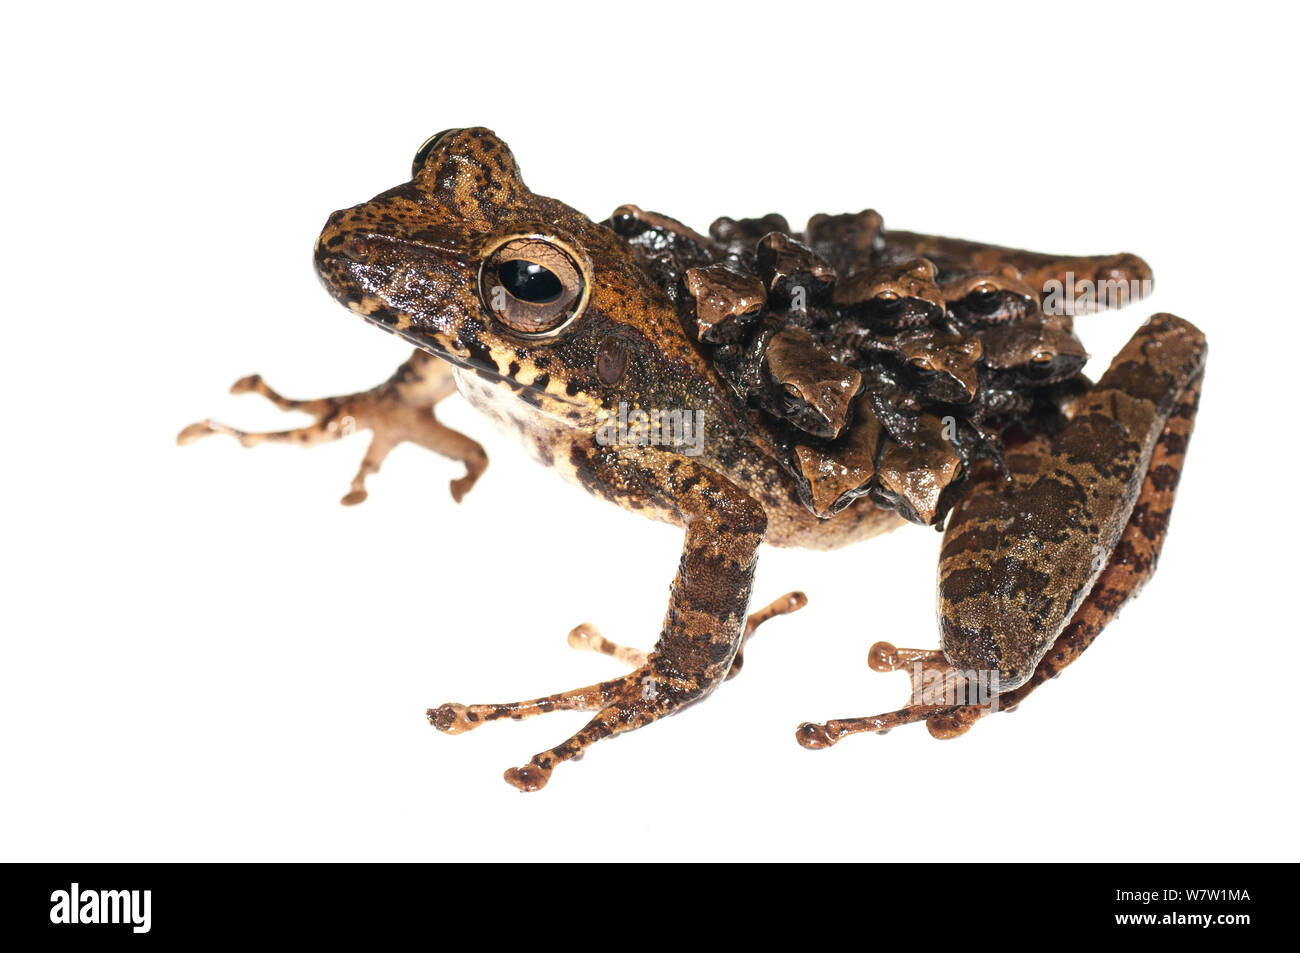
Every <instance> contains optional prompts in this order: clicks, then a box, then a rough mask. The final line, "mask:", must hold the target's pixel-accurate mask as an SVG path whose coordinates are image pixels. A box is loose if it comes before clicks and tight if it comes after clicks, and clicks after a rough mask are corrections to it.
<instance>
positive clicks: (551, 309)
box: [479, 238, 586, 334]
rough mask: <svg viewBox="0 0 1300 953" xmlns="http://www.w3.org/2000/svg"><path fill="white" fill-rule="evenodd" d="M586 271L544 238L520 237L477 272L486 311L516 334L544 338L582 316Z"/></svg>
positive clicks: (487, 261) (567, 254) (495, 252)
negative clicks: (534, 335)
mask: <svg viewBox="0 0 1300 953" xmlns="http://www.w3.org/2000/svg"><path fill="white" fill-rule="evenodd" d="M585 291H586V283H585V282H584V281H583V278H582V270H581V269H580V268H579V267H578V265H577V263H576V262H575V261H574V259H573V256H572V255H570V254H569V253H568V252H567V251H566V250H565V249H564V248H561V247H560V246H559V245H557V244H555V243H554V242H552V241H548V240H547V239H544V238H516V239H513V240H511V241H507V242H506V243H505V244H503V245H500V246H499V247H497V248H496V250H495V251H493V252H492V253H491V254H490V255H488V257H487V258H486V259H485V260H484V262H483V267H482V269H481V270H480V271H479V292H480V294H481V295H482V297H483V303H484V304H485V305H486V306H487V309H488V310H489V311H491V312H492V314H493V315H494V316H495V317H496V318H497V320H498V321H500V322H501V323H502V324H504V325H505V326H506V327H508V328H510V329H511V330H512V331H517V332H519V333H520V334H546V333H548V332H551V331H555V330H557V329H558V328H559V327H560V326H561V325H563V324H566V323H568V322H569V321H571V320H573V318H575V317H577V316H578V312H579V311H581V309H582V305H583V304H584V302H585V297H586V295H585Z"/></svg>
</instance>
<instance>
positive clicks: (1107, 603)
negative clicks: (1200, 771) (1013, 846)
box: [797, 315, 1204, 748]
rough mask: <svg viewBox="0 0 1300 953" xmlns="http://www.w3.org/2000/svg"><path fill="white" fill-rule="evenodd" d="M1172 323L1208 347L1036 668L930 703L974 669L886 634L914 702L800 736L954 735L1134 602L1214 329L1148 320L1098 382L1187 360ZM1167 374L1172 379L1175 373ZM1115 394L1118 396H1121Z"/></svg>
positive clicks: (804, 740)
mask: <svg viewBox="0 0 1300 953" xmlns="http://www.w3.org/2000/svg"><path fill="white" fill-rule="evenodd" d="M1175 322H1177V323H1175ZM1165 330H1168V331H1169V332H1170V333H1171V334H1172V335H1178V334H1182V335H1183V342H1182V343H1188V342H1189V341H1190V344H1191V349H1192V350H1193V351H1195V352H1197V353H1198V355H1199V356H1198V357H1197V359H1196V360H1193V361H1191V362H1189V363H1187V364H1186V365H1185V366H1186V368H1187V370H1188V373H1187V375H1186V377H1181V378H1180V376H1179V375H1173V378H1172V381H1171V386H1172V387H1173V392H1172V394H1171V403H1172V406H1171V407H1170V408H1169V409H1168V411H1167V412H1166V413H1164V414H1162V415H1161V420H1162V421H1163V425H1162V426H1161V427H1160V429H1159V432H1158V438H1157V439H1156V440H1155V441H1154V444H1153V446H1152V448H1151V451H1150V457H1149V460H1148V462H1147V464H1146V466H1145V469H1144V471H1143V473H1142V476H1141V489H1140V490H1139V492H1138V493H1137V496H1136V501H1135V503H1134V505H1133V507H1132V510H1131V514H1130V515H1129V517H1128V520H1127V522H1126V523H1125V524H1124V527H1123V530H1122V532H1121V533H1120V534H1119V537H1118V540H1117V541H1116V543H1115V545H1114V546H1113V548H1112V549H1111V550H1110V551H1109V554H1108V556H1107V558H1106V560H1105V563H1104V566H1103V568H1102V569H1101V571H1100V573H1099V574H1098V575H1097V577H1096V579H1095V581H1094V582H1093V583H1092V585H1091V588H1090V589H1089V590H1088V592H1087V595H1086V597H1084V599H1083V600H1082V602H1081V603H1080V604H1079V605H1078V608H1077V609H1076V610H1075V611H1074V612H1073V614H1072V615H1071V616H1070V617H1069V621H1068V624H1067V625H1065V626H1064V628H1063V629H1062V631H1061V633H1060V635H1059V636H1058V637H1057V638H1056V640H1055V641H1054V642H1053V643H1052V644H1051V646H1050V648H1048V650H1047V651H1046V653H1045V654H1044V655H1043V656H1042V658H1041V660H1040V661H1039V662H1038V663H1037V665H1036V666H1035V668H1034V670H1033V672H1032V674H1031V675H1030V676H1029V678H1028V679H1027V680H1026V681H1025V682H1024V683H1023V684H1021V685H1019V686H1018V687H1016V688H1014V689H1012V690H1011V691H1008V692H1003V693H1001V694H998V695H996V697H994V698H992V699H989V700H988V701H987V703H981V704H956V705H953V704H943V703H938V704H926V703H925V702H926V700H927V698H926V691H927V689H935V690H939V689H945V690H946V689H947V688H948V687H951V686H957V687H961V686H962V685H963V683H965V676H966V675H967V674H968V671H969V670H962V671H958V670H957V668H956V667H955V666H953V665H951V664H949V663H948V660H947V659H946V658H945V656H944V654H943V653H942V652H938V651H929V652H927V651H921V650H913V649H894V648H893V647H892V646H890V645H888V644H886V643H878V644H877V645H876V646H874V647H873V648H872V650H871V667H872V668H873V669H875V670H876V671H893V670H896V669H900V668H907V669H909V674H911V676H912V682H913V704H911V705H908V706H906V707H904V708H900V709H898V710H897V711H893V712H888V713H886V714H883V715H876V716H874V717H871V718H849V719H839V720H835V721H829V722H826V723H824V724H814V723H805V724H803V725H801V726H800V727H799V729H798V732H797V738H798V740H799V743H800V744H802V745H804V746H805V747H808V748H824V747H828V746H829V745H832V744H834V743H835V742H836V741H838V740H839V739H840V738H842V737H844V736H845V735H850V734H856V733H858V732H868V731H875V732H881V731H885V730H888V729H889V728H893V727H896V726H898V725H903V724H908V723H911V722H915V721H925V722H926V726H927V727H928V729H929V731H930V734H931V735H933V736H934V737H936V738H953V737H956V736H957V735H960V734H964V733H965V732H966V731H967V730H969V728H970V726H971V725H973V724H974V723H975V722H976V721H978V720H979V719H980V718H983V717H984V716H986V715H989V714H993V713H994V712H997V711H1012V710H1014V709H1015V708H1016V707H1017V706H1018V705H1019V704H1020V703H1021V702H1022V701H1023V700H1024V699H1025V698H1026V697H1028V696H1029V695H1030V694H1031V693H1032V692H1033V691H1035V690H1036V689H1037V688H1038V687H1039V686H1040V685H1042V684H1043V683H1045V682H1046V681H1048V680H1049V679H1053V678H1056V677H1057V676H1058V675H1060V673H1061V671H1062V670H1063V669H1064V668H1065V667H1066V666H1068V665H1070V664H1071V663H1072V662H1073V661H1074V660H1075V659H1077V658H1078V657H1079V656H1080V655H1081V654H1082V653H1083V652H1084V650H1085V649H1087V648H1088V646H1089V645H1091V644H1092V641H1093V640H1094V639H1095V638H1096V637H1097V635H1098V634H1099V633H1100V632H1101V630H1102V629H1103V628H1105V627H1106V625H1107V624H1109V623H1110V621H1111V620H1112V619H1114V618H1115V616H1116V615H1117V614H1118V613H1119V610H1120V609H1121V608H1122V607H1123V606H1124V604H1125V603H1126V602H1128V600H1129V599H1131V598H1133V597H1134V596H1136V595H1137V594H1138V592H1139V591H1140V590H1141V589H1142V587H1143V586H1144V585H1145V584H1146V582H1147V581H1148V580H1149V579H1150V578H1151V577H1152V575H1153V574H1154V573H1155V569H1156V563H1157V560H1158V558H1159V555H1160V550H1161V548H1162V547H1163V545H1164V541H1165V534H1166V531H1167V529H1168V525H1169V516H1170V513H1171V512H1172V510H1173V504H1174V495H1175V493H1176V492H1177V488H1178V480H1179V477H1180V475H1181V473H1182V468H1183V462H1184V456H1185V454H1186V451H1187V444H1188V441H1189V439H1190V437H1191V434H1192V429H1193V426H1194V424H1195V420H1196V408H1197V403H1198V401H1199V399H1200V391H1201V380H1202V371H1201V368H1202V366H1203V360H1204V339H1203V338H1201V337H1200V335H1199V332H1196V331H1195V329H1194V328H1191V326H1190V325H1187V324H1186V322H1179V321H1178V319H1175V318H1172V317H1171V316H1167V315H1160V316H1157V317H1156V318H1153V319H1152V323H1150V324H1148V326H1147V327H1146V328H1144V329H1143V332H1148V333H1146V335H1145V336H1144V335H1143V332H1139V335H1138V336H1135V338H1134V342H1131V343H1130V345H1129V347H1128V348H1126V349H1125V351H1124V352H1121V354H1120V356H1119V357H1118V358H1117V359H1116V362H1115V363H1114V364H1112V372H1115V371H1117V370H1118V373H1113V374H1112V373H1111V372H1108V375H1107V377H1103V378H1102V380H1101V381H1100V382H1098V390H1099V391H1101V392H1102V393H1103V395H1104V397H1103V399H1104V400H1105V401H1107V402H1108V401H1110V400H1111V399H1112V398H1111V397H1110V396H1109V395H1105V390H1106V388H1105V387H1104V386H1103V385H1107V384H1108V383H1114V382H1116V381H1117V380H1122V379H1124V377H1125V376H1126V375H1129V376H1130V379H1134V380H1143V381H1150V380H1158V379H1159V378H1160V376H1161V371H1162V370H1165V371H1167V370H1168V365H1165V366H1164V367H1161V366H1158V365H1159V362H1162V361H1164V360H1168V359H1169V358H1170V357H1173V358H1174V359H1175V360H1177V357H1176V355H1174V354H1172V353H1170V354H1164V355H1162V354H1161V353H1160V346H1161V342H1163V343H1164V344H1166V345H1167V346H1168V349H1169V351H1170V352H1174V351H1175V350H1176V349H1177V348H1178V346H1179V344H1180V341H1179V340H1178V339H1177V337H1165V336H1163V335H1162V331H1165ZM1151 332H1154V333H1151ZM1135 345H1136V346H1135ZM1144 345H1145V346H1144ZM1153 345H1154V346H1153ZM1139 356H1149V358H1150V360H1152V361H1155V362H1157V366H1154V367H1149V368H1147V369H1146V373H1145V374H1144V373H1143V366H1142V361H1141V360H1136V359H1135V358H1138V357H1139ZM1166 377H1167V379H1168V375H1166ZM1108 378H1109V381H1108ZM1135 389H1139V388H1135ZM1113 399H1115V400H1117V401H1118V400H1119V399H1120V398H1118V397H1116V398H1113ZM1094 406H1095V405H1094ZM1067 429H1068V428H1067ZM918 663H919V664H918ZM945 680H946V681H945ZM976 687H978V686H976ZM950 697H951V696H950V695H945V694H937V693H936V694H934V695H931V696H930V700H933V699H935V698H939V699H946V698H950Z"/></svg>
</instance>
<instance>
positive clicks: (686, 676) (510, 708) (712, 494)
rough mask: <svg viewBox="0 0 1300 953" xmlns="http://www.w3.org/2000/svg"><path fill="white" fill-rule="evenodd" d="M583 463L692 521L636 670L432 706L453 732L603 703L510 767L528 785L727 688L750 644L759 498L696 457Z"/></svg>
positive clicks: (639, 500) (609, 488)
mask: <svg viewBox="0 0 1300 953" xmlns="http://www.w3.org/2000/svg"><path fill="white" fill-rule="evenodd" d="M576 462H577V464H578V469H579V471H580V474H581V476H582V479H583V480H584V482H586V483H587V485H588V486H589V487H591V488H592V489H593V491H596V492H599V493H600V494H601V495H604V496H606V497H609V498H610V499H612V500H614V501H615V502H618V503H620V504H622V505H625V506H632V505H636V504H640V505H642V506H647V507H652V508H654V509H656V510H659V511H661V512H663V511H670V513H671V516H672V518H673V521H674V522H677V523H680V524H681V525H682V526H684V527H685V529H686V539H685V543H684V546H683V549H682V558H681V562H680V564H679V567H678V571H677V576H676V578H675V579H674V580H673V584H672V588H671V592H670V596H669V605H668V612H667V614H666V615H665V617H664V622H663V625H662V628H661V630H660V636H659V640H658V642H657V643H656V644H655V647H654V650H653V651H652V652H651V653H650V654H649V655H648V656H647V657H646V658H645V660H644V663H643V664H641V665H639V666H638V667H637V668H636V669H635V670H634V671H632V672H630V673H628V674H627V675H625V676H623V677H622V678H618V679H614V680H612V681H608V682H601V683H599V684H597V685H591V686H588V687H586V688H580V689H577V690H575V691H570V692H562V693H560V694H557V695H550V696H546V697H544V698H538V699H533V700H531V701H526V702H515V703H510V704H505V705H470V706H465V705H458V704H449V705H442V706H441V707H439V708H436V709H432V710H430V712H429V720H430V721H431V722H432V723H433V724H434V726H435V727H437V728H439V729H440V730H442V731H447V732H450V733H453V734H454V733H458V732H461V731H465V730H468V729H470V728H474V727H477V726H478V725H480V724H482V723H484V722H486V721H492V720H496V719H500V718H522V717H526V716H528V715H534V714H541V713H544V712H548V711H559V710H574V709H578V710H585V711H596V715H595V717H594V718H592V720H591V721H590V722H589V723H588V724H587V725H586V727H584V728H583V729H582V730H581V731H579V732H578V733H577V734H575V735H573V736H572V737H571V738H569V739H567V740H566V741H564V742H563V743H561V744H559V745H557V746H556V747H554V748H551V749H550V750H548V751H543V752H541V753H540V754H538V755H536V756H534V757H533V758H532V760H531V761H530V762H529V763H528V764H526V765H524V766H523V767H520V768H511V769H510V770H509V771H507V772H506V780H507V781H509V782H510V783H511V784H513V785H515V786H516V787H518V788H520V789H521V790H528V791H531V790H536V789H538V788H541V787H543V786H544V785H545V784H546V782H547V780H548V779H549V778H550V774H551V772H552V770H554V768H555V766H556V765H557V764H559V763H561V762H563V761H568V760H571V759H574V758H576V757H579V756H580V755H581V754H582V752H583V751H584V750H585V749H586V748H587V747H589V746H590V745H591V744H593V743H594V742H596V741H599V740H600V739H601V738H605V737H608V736H610V735H614V734H619V733H622V732H625V731H630V730H632V729H634V728H640V727H641V726H643V725H647V724H649V723H650V722H652V721H655V720H656V719H658V718H660V717H661V716H663V715H667V714H670V713H672V712H675V711H678V710H680V709H681V708H683V707H685V706H686V705H689V704H691V703H692V702H695V701H698V700H699V699H700V698H702V697H704V695H706V694H708V693H709V692H710V691H712V690H713V689H714V688H715V687H717V685H718V684H719V683H720V682H721V681H722V680H723V679H724V678H725V677H726V675H727V672H728V670H729V669H730V667H731V664H732V660H733V659H734V657H735V655H736V652H737V649H738V648H739V646H740V643H741V638H742V634H743V631H744V626H745V622H746V618H745V609H746V606H747V605H748V603H749V592H750V585H751V583H752V581H753V576H754V564H755V560H756V558H757V553H758V546H759V543H760V542H761V541H762V538H763V533H764V531H765V530H766V527H767V517H766V514H765V513H764V511H763V508H762V506H761V505H760V504H759V503H758V502H757V501H755V500H754V499H752V498H751V497H750V496H748V494H746V493H745V492H744V491H743V490H741V489H740V488H739V487H737V486H736V485H735V484H734V483H732V482H731V481H730V480H728V479H727V478H726V477H724V476H722V475H721V474H718V473H715V472H713V471H711V470H709V469H707V468H706V467H703V466H701V465H700V464H698V463H697V462H695V461H694V460H692V459H691V458H689V457H684V456H678V455H675V454H670V453H662V452H657V451H650V450H631V449H629V450H626V451H610V450H607V449H604V448H592V449H591V450H590V451H589V452H586V455H585V457H584V458H583V459H581V460H579V461H576ZM795 601H797V600H795Z"/></svg>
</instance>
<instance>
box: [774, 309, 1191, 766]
mask: <svg viewBox="0 0 1300 953" xmlns="http://www.w3.org/2000/svg"><path fill="white" fill-rule="evenodd" d="M1205 353H1206V346H1205V338H1204V336H1203V335H1202V334H1201V333H1200V332H1199V331H1198V330H1197V329H1196V328H1195V327H1193V326H1192V325H1190V324H1188V323H1187V322H1186V321H1183V320H1181V319H1179V318H1176V317H1174V316H1173V315H1156V316H1155V317H1153V318H1152V319H1151V320H1150V321H1148V322H1147V324H1146V325H1144V326H1143V327H1142V328H1141V329H1140V330H1139V331H1138V332H1137V334H1135V335H1134V337H1133V338H1132V340H1130V341H1129V343H1128V344H1127V345H1126V346H1125V347H1124V349H1123V350H1122V351H1121V352H1120V353H1119V354H1118V355H1117V356H1116V358H1115V360H1114V361H1113V362H1112V363H1111V366H1110V369H1109V370H1108V371H1107V372H1106V373H1105V374H1104V375H1103V376H1102V378H1101V380H1099V381H1098V382H1097V384H1096V386H1095V387H1094V388H1093V389H1092V390H1091V391H1089V392H1088V393H1087V394H1086V395H1084V396H1083V397H1082V398H1080V400H1079V403H1078V405H1077V406H1076V407H1075V408H1074V410H1073V414H1072V417H1071V420H1070V423H1069V424H1068V425H1067V426H1066V427H1065V429H1064V430H1063V431H1062V432H1061V433H1060V434H1058V435H1057V436H1056V437H1054V438H1052V439H1051V440H1050V441H1047V440H1041V441H1035V442H1032V443H1029V444H1026V445H1024V446H1022V447H1020V448H1017V449H1016V450H1015V451H1014V452H1011V453H1008V454H1007V457H1006V461H1007V465H1008V469H1009V471H1010V478H1009V479H1008V480H1003V479H1001V478H998V477H996V476H995V475H993V474H989V475H988V476H986V478H985V479H983V480H982V481H981V482H980V483H979V484H978V485H977V486H976V487H975V488H974V489H973V490H972V492H971V493H970V495H969V496H967V498H966V499H964V500H963V501H962V502H961V503H959V504H958V506H957V507H956V508H954V510H953V513H952V517H951V521H950V523H949V526H948V529H947V531H946V533H945V534H944V544H943V552H942V556H941V560H940V568H939V576H940V583H939V607H940V618H941V625H942V635H943V651H942V653H940V652H918V651H916V650H909V649H894V648H893V646H891V645H888V644H885V643H879V644H877V645H876V646H874V647H873V648H872V651H871V666H872V668H874V669H876V670H877V671H890V670H894V669H907V670H909V672H910V674H911V675H912V681H913V702H914V703H913V704H912V705H909V706H907V707H905V708H902V709H899V710H898V711H894V712H889V713H886V714H884V715H877V716H874V717H871V718H853V719H841V720H837V721H831V722H827V723H825V724H820V725H819V724H811V723H809V724H804V725H802V726H800V728H799V731H798V735H797V737H798V738H799V741H800V743H801V744H803V745H804V746H805V747H810V748H820V747H826V746H827V745H830V744H834V743H835V742H836V741H838V740H839V739H840V738H842V737H843V736H845V735H848V734H854V733H856V732H861V731H883V730H887V729H889V728H892V727H895V726H897V725H901V724H907V723H909V722H913V721H921V720H924V721H926V723H927V726H928V727H929V729H930V733H931V734H932V735H934V736H935V737H938V738H951V737H954V736H956V735H959V734H962V733H964V732H965V731H966V730H967V729H968V728H969V727H970V725H971V724H973V723H974V722H975V721H976V720H978V719H979V718H981V717H983V716H984V715H987V714H990V713H992V712H993V711H998V710H1001V711H1007V710H1010V709H1012V708H1014V707H1016V706H1017V705H1018V704H1019V703H1020V702H1021V701H1022V700H1023V699H1024V698H1025V697H1026V696H1028V695H1029V694H1030V693H1031V692H1033V691H1034V690H1035V689H1036V688H1038V686H1040V685H1042V684H1043V683H1044V682H1046V681H1048V680H1049V679H1051V678H1054V677H1055V676H1057V675H1058V674H1060V672H1061V670H1062V669H1063V668H1065V667H1066V666H1067V665H1069V664H1070V663H1071V662H1073V661H1074V660H1075V659H1076V658H1078V656H1079V655H1080V654H1081V653H1082V652H1083V651H1084V650H1085V649H1086V648H1087V647H1088V645H1090V644H1091V643H1092V641H1093V639H1095V638H1096V636H1097V634H1098V633H1099V632H1100V631H1101V630H1102V628H1103V627H1104V626H1105V625H1106V624H1107V623H1109V622H1110V620H1111V619H1113V618H1114V617H1115V615H1116V614H1117V613H1118V612H1119V609H1120V608H1121V607H1122V606H1123V605H1124V603H1125V602H1127V601H1128V599H1130V598H1132V597H1133V596H1134V595H1136V594H1137V593H1138V591H1139V590H1140V589H1141V588H1142V586H1143V585H1144V584H1145V583H1146V581H1147V580H1148V579H1150V578H1151V576H1152V574H1153V573H1154V572H1155V567H1156V561H1157V558H1158V556H1159V554H1160V549H1161V547H1162V546H1163V544H1164V538H1165V531H1166V529H1167V527H1168V522H1169V514H1170V512H1171V510H1172V508H1173V502H1174V493H1175V491H1176V490H1177V486H1178V478H1179V475H1180V474H1181V472H1182V466H1183V456H1184V454H1185V452H1186V449H1187V443H1188V440H1189V438H1190V436H1191V432H1192V427H1193V424H1194V423H1195V418H1196V407H1197V402H1198V399H1199V396H1200V386H1201V378H1202V373H1203V369H1204V364H1205ZM986 675H987V676H989V678H988V679H987V680H985V678H984V676H986ZM981 682H983V684H981ZM990 687H993V688H994V691H995V692H996V694H995V696H994V697H993V698H980V699H979V703H977V704H965V703H964V702H966V701H968V700H969V697H970V694H971V690H972V689H973V690H974V691H975V692H976V693H979V692H980V690H981V689H983V690H988V689H989V688H990ZM949 688H955V689H959V690H961V691H964V692H965V693H966V695H965V697H961V696H957V698H956V699H955V700H958V701H959V702H961V703H958V704H953V701H954V696H953V695H949V694H948V693H947V690H948V689H949ZM927 695H928V696H929V697H927Z"/></svg>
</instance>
